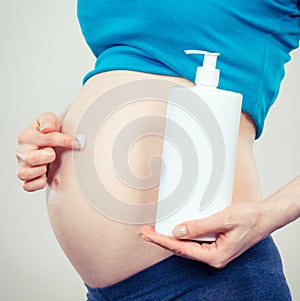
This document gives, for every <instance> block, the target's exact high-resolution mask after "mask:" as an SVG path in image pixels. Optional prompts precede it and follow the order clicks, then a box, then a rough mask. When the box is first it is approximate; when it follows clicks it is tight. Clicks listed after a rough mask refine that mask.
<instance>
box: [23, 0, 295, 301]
mask: <svg viewBox="0 0 300 301" xmlns="http://www.w3.org/2000/svg"><path fill="white" fill-rule="evenodd" d="M299 16H300V12H299V3H297V1H296V0H288V1H278V0H276V1H275V0H266V1H261V0H254V1H239V0H229V1H215V0H213V1H212V0H210V1H208V0H205V1H196V0H191V1H185V0H180V1H176V2H175V1H169V0H167V1H158V0H154V1H134V2H133V1H123V2H121V1H93V0H92V1H88V0H79V1H78V18H79V22H80V25H81V28H82V32H83V35H84V36H85V38H86V41H87V43H88V44H89V46H90V48H91V50H92V51H93V53H94V54H95V56H96V57H97V61H96V65H95V68H94V70H92V71H91V72H89V73H88V74H87V75H86V76H85V78H84V85H83V87H82V89H81V91H80V92H79V94H78V96H77V98H76V99H75V101H74V102H73V103H72V105H71V106H70V108H69V109H68V111H67V113H66V115H65V117H64V120H63V122H62V127H61V128H60V125H59V124H58V121H57V120H56V119H55V116H53V115H52V114H44V115H42V116H41V117H40V118H39V119H37V120H36V121H34V122H33V124H32V125H31V126H30V127H29V128H28V129H26V130H25V131H23V132H22V133H21V134H20V136H19V144H20V146H19V149H18V152H17V156H18V158H19V162H20V169H19V177H20V178H21V179H23V180H24V181H25V184H24V188H25V189H26V190H28V191H33V190H36V189H40V188H42V187H44V186H45V185H46V181H47V182H48V189H47V205H48V211H49V216H50V220H51V224H52V227H53V229H54V232H55V234H56V237H57V239H58V241H59V243H60V245H61V247H62V248H63V250H64V252H65V254H66V256H67V257H68V258H69V260H70V261H71V263H72V264H73V266H74V267H75V269H76V270H77V271H78V273H79V275H80V276H81V278H82V279H83V281H84V282H85V283H86V286H87V288H88V300H89V301H96V300H113V301H117V300H222V301H229V300H237V301H239V300H278V301H280V300H282V301H284V300H291V297H290V293H289V289H288V287H287V284H286V281H285V277H284V275H283V272H282V266H281V261H280V257H279V254H278V251H277V249H276V246H275V245H274V243H273V241H272V239H271V238H270V237H269V236H268V237H267V238H265V239H264V240H262V241H261V242H260V243H258V244H256V245H255V246H254V247H252V248H251V249H249V250H248V251H246V252H245V253H243V254H242V255H241V256H239V257H238V258H236V259H235V260H234V261H232V262H231V263H229V264H228V265H227V266H226V267H224V268H222V269H216V268H214V267H212V266H210V265H207V264H205V263H203V262H199V261H194V260H191V259H188V258H183V257H179V256H177V255H174V254H173V253H172V252H171V251H169V250H166V249H165V248H161V247H160V246H158V245H155V244H151V243H149V242H148V241H145V240H143V239H141V238H140V237H139V236H138V235H137V232H138V230H139V229H140V228H141V226H142V225H141V224H136V223H124V222H122V221H120V220H117V219H114V218H112V217H109V216H106V215H103V214H101V212H99V210H97V208H95V206H91V202H90V201H91V200H87V199H86V195H85V194H84V192H83V191H82V189H81V188H82V187H81V184H82V183H78V175H77V174H76V173H77V172H79V173H80V170H76V168H74V166H75V165H76V164H75V165H74V158H77V159H78V160H80V156H81V155H83V154H84V152H85V149H83V150H82V151H81V152H80V150H78V149H80V148H81V146H83V145H81V146H80V141H78V140H75V139H74V136H75V134H76V133H77V132H76V127H77V126H78V125H79V124H80V122H81V120H82V116H84V114H85V112H87V110H88V108H90V107H91V105H93V104H94V103H95V102H96V101H97V102H99V101H100V104H99V106H98V107H97V108H99V116H100V113H101V112H102V111H104V110H106V107H107V105H108V103H107V102H106V101H107V98H105V97H104V96H105V95H107V94H106V93H107V92H109V91H111V90H114V89H117V87H119V86H120V85H127V84H128V85H129V86H130V83H132V82H137V81H141V80H142V81H143V80H154V82H157V90H159V92H157V93H158V94H157V95H158V96H159V98H160V99H162V100H167V92H168V91H167V90H166V89H161V86H160V84H159V83H161V82H169V83H170V85H177V86H178V85H179V86H180V85H181V86H191V85H193V81H194V77H195V72H196V67H197V66H198V65H199V62H198V61H197V60H196V58H195V59H192V58H189V57H187V56H186V55H185V54H184V50H185V49H203V50H207V51H210V52H220V53H221V56H220V60H219V66H218V67H219V69H221V70H222V76H221V79H220V84H219V87H220V88H222V89H226V90H231V91H236V92H240V93H242V94H243V95H244V100H243V106H242V115H241V120H240V130H239V140H238V149H237V157H236V171H235V182H234V194H233V202H234V203H239V202H242V201H245V200H246V201H248V202H253V203H254V202H256V201H258V200H261V199H262V194H261V191H260V187H259V181H258V176H257V171H256V166H255V161H254V156H253V151H252V149H253V144H254V141H255V139H257V138H259V137H260V135H261V133H262V130H263V126H264V120H265V117H266V115H267V113H268V110H269V108H270V106H271V105H272V104H273V102H274V101H275V98H276V96H277V94H278V91H279V86H280V82H281V80H282V78H283V76H284V64H285V63H286V62H287V61H288V60H289V59H290V56H289V52H290V51H291V50H293V49H295V48H297V47H298V44H299V37H300V23H299V22H300V18H299ZM154 88H155V87H154ZM121 96H122V95H121ZM101 97H103V98H101ZM141 97H142V98H144V99H147V101H138V102H134V103H130V104H128V102H127V100H126V97H125V96H124V100H123V103H122V99H121V100H120V99H118V101H119V102H120V107H119V109H118V110H115V111H114V112H112V114H111V115H110V116H107V118H106V120H105V122H104V123H103V124H102V126H101V130H99V133H98V135H97V138H96V139H95V141H94V146H93V147H94V157H91V158H90V161H91V162H92V163H93V164H94V166H95V169H96V171H97V175H98V177H99V179H100V180H101V182H102V183H103V185H104V186H105V187H106V189H107V191H109V192H110V194H111V195H113V196H114V198H116V199H119V200H121V201H122V202H125V203H128V204H132V205H137V204H139V205H142V204H145V203H149V202H151V203H153V202H155V201H157V196H158V188H159V185H154V186H153V187H151V188H149V189H139V188H138V187H137V188H136V189H133V187H130V186H129V185H126V183H124V182H122V181H120V180H119V178H118V176H117V175H116V173H115V170H114V168H113V166H112V161H114V160H115V159H116V158H114V157H113V155H112V154H113V152H112V150H113V147H114V142H115V140H116V139H117V137H118V134H119V133H120V132H121V131H122V129H124V128H125V127H126V125H127V124H130V123H131V122H132V121H134V120H135V119H137V118H142V117H145V116H149V115H151V116H160V117H164V116H165V113H166V101H157V99H156V98H155V99H154V98H153V99H151V98H152V94H151V95H149V93H148V92H147V89H146V90H145V93H144V95H141ZM121 98H122V97H121ZM99 99H100V100H99ZM109 100H111V101H113V99H109ZM101 101H102V102H101ZM187 101H188V99H187ZM96 113H97V112H96ZM93 116H96V117H93V118H92V119H91V120H90V127H93V125H94V126H95V127H97V129H98V128H99V120H97V114H93ZM99 118H100V117H99ZM155 120H156V119H153V120H152V122H153V123H154V122H155ZM150 123H151V122H150ZM149 126H150V127H151V126H154V125H153V124H150V125H149V124H146V123H145V124H143V123H141V124H140V127H141V133H142V134H143V133H145V134H147V129H149ZM59 131H61V133H58V132H59ZM80 134H84V135H86V138H87V139H88V138H89V136H88V133H80ZM142 134H141V136H143V135H142ZM81 142H82V141H81ZM162 143H163V139H162V138H161V137H158V136H156V135H148V136H145V137H144V136H143V138H142V139H138V140H136V141H134V144H133V145H132V147H131V149H130V151H128V149H127V148H126V144H124V146H123V147H124V148H122V144H120V145H119V149H118V154H123V153H124V152H126V153H127V152H128V157H127V159H128V166H129V168H130V170H131V172H132V173H133V174H135V175H136V177H137V178H139V179H141V182H142V180H143V179H145V178H147V177H149V175H150V174H151V172H152V174H151V176H153V177H154V178H159V169H154V170H152V171H150V170H149V162H150V160H151V158H153V157H155V156H161V153H162V145H163V144H162ZM82 144H83V143H82ZM54 146H60V147H56V148H55V151H54V149H53V147H54ZM61 146H64V147H61ZM72 147H73V151H72V150H70V148H72ZM75 149H77V150H75ZM51 162H52V163H51ZM48 163H51V164H50V166H49V168H48V170H47V167H48V166H47V164H48ZM83 164H87V165H88V164H90V162H83ZM46 171H47V172H46ZM84 176H86V178H87V181H86V182H87V183H91V184H90V189H91V190H93V189H94V187H93V185H94V183H97V182H95V181H94V178H92V179H89V174H86V175H84ZM98 201H99V202H100V204H107V202H109V201H110V200H109V199H106V198H105V197H104V196H103V195H99V196H98ZM139 214H140V215H143V214H145V216H146V214H147V216H148V215H149V213H148V212H145V213H142V212H139ZM138 219H139V220H143V216H139V217H138ZM154 219H155V212H153V219H152V220H154ZM141 234H142V235H143V233H141ZM148 235H149V234H148ZM150 236H151V235H150ZM150 236H149V237H148V238H149V239H148V240H150V238H151V237H150ZM144 237H145V238H147V235H146V236H144ZM261 238H262V237H260V239H261ZM153 240H154V241H155V239H153ZM258 240H259V239H257V241H258ZM160 244H161V245H163V243H160ZM202 246H203V245H202ZM207 246H209V245H207ZM166 247H167V246H166ZM199 247H200V245H199ZM178 253H179V252H178ZM178 255H180V254H178ZM181 255H184V254H183V253H182V254H181ZM204 261H205V260H204ZM215 266H218V265H217V264H215ZM219 267H221V265H219Z"/></svg>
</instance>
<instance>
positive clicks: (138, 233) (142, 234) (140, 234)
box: [137, 231, 151, 241]
mask: <svg viewBox="0 0 300 301" xmlns="http://www.w3.org/2000/svg"><path fill="white" fill-rule="evenodd" d="M137 235H138V236H139V237H141V238H142V239H144V240H147V241H151V240H150V239H149V238H148V237H147V236H146V235H145V233H142V232H139V231H138V232H137Z"/></svg>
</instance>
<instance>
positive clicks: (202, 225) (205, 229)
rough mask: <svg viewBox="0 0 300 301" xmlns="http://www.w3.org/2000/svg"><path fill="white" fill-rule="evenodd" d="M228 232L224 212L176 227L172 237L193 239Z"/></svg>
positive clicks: (228, 228) (228, 225)
mask: <svg viewBox="0 0 300 301" xmlns="http://www.w3.org/2000/svg"><path fill="white" fill-rule="evenodd" d="M229 230H230V224H229V223H228V219H227V214H226V213H225V212H224V211H221V212H219V213H216V214H214V215H212V216H210V217H207V218H203V219H197V220H191V221H187V222H184V223H181V224H179V225H177V226H176V227H175V228H174V229H173V235H174V236H175V237H176V238H180V239H193V238H199V237H201V236H204V235H205V236H207V235H208V234H219V233H224V232H227V231H229Z"/></svg>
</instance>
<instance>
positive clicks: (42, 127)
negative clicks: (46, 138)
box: [40, 122, 52, 131]
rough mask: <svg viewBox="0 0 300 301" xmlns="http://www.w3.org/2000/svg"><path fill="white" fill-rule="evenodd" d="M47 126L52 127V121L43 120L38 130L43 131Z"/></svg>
mask: <svg viewBox="0 0 300 301" xmlns="http://www.w3.org/2000/svg"><path fill="white" fill-rule="evenodd" d="M49 128H52V123H50V122H45V123H42V124H41V125H40V131H43V130H44V129H49Z"/></svg>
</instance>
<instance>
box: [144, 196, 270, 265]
mask: <svg viewBox="0 0 300 301" xmlns="http://www.w3.org/2000/svg"><path fill="white" fill-rule="evenodd" d="M264 203H265V202H253V201H246V202H238V203H234V204H233V205H231V206H229V207H228V208H226V209H224V210H223V211H221V212H218V213H216V214H214V215H212V216H211V217H208V218H204V219H199V220H192V221H187V222H184V223H181V224H179V225H177V226H176V227H175V228H174V230H173V235H174V236H175V237H176V238H175V237H169V236H165V235H162V234H159V233H156V232H155V231H154V227H153V226H143V227H142V228H140V229H139V231H138V235H140V236H141V237H142V238H143V239H145V240H147V241H150V242H153V243H155V244H157V245H159V246H161V247H163V248H165V249H167V250H169V251H171V252H173V253H175V254H176V255H179V256H183V257H187V258H190V259H193V260H198V261H202V262H205V263H207V264H209V265H211V266H213V267H216V268H222V267H224V266H226V265H227V264H228V263H229V262H230V261H231V260H233V259H234V258H236V257H237V256H239V255H240V254H242V253H243V252H244V251H246V250H247V249H249V248H250V247H252V246H253V245H254V244H256V243H257V242H259V241H260V240H262V239H263V238H264V237H266V236H267V235H269V234H270V233H271V232H272V231H273V230H275V229H274V223H273V218H272V215H271V214H269V210H268V208H269V206H268V205H265V204H264ZM212 233H214V234H216V235H217V239H216V241H215V242H213V243H201V242H196V241H192V239H195V238H197V237H201V236H205V235H207V234H212Z"/></svg>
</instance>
